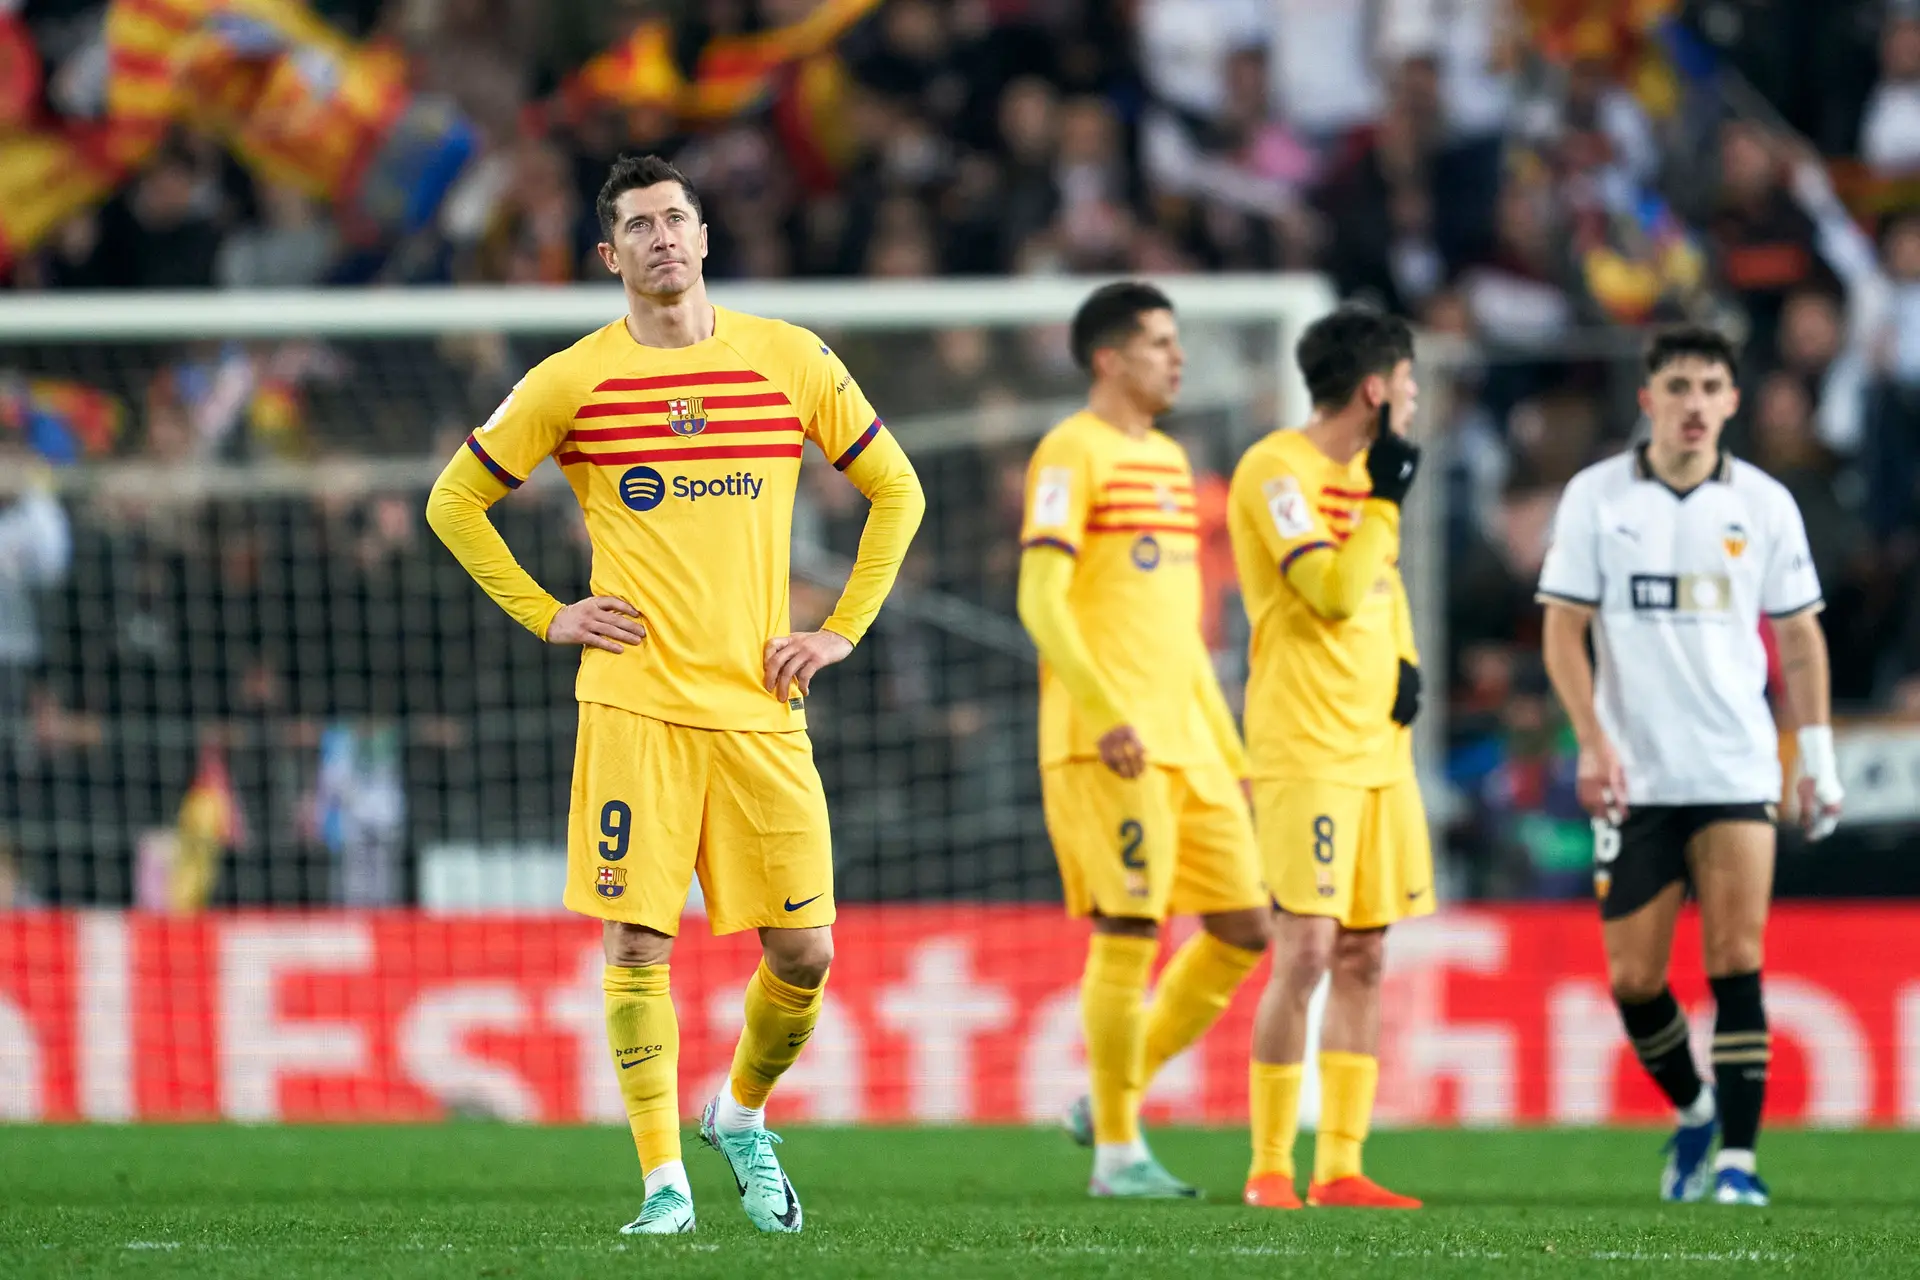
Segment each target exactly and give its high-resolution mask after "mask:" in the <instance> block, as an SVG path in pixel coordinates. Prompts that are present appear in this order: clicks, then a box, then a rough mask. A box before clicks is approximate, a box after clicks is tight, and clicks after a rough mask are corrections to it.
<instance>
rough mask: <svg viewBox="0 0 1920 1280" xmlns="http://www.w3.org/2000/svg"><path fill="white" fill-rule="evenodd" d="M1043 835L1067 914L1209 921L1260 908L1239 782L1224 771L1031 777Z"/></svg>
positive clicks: (1080, 768)
mask: <svg viewBox="0 0 1920 1280" xmlns="http://www.w3.org/2000/svg"><path fill="white" fill-rule="evenodd" d="M1040 797H1041V800H1042V802H1043V803H1044V805H1045V808H1046V815H1047V834H1048V835H1049V836H1051V837H1052V839H1053V852H1054V856H1055V857H1056V858H1058V859H1059V861H1060V879H1061V880H1062V881H1063V882H1064V883H1065V885H1066V890H1067V911H1068V912H1069V913H1071V914H1073V915H1076V916H1085V915H1093V914H1096V913H1097V914H1099V915H1103V916H1133V917H1136V918H1142V919H1151V920H1164V919H1166V918H1167V916H1168V915H1169V914H1175V915H1187V914H1195V915H1210V914H1212V913H1214V912H1218V911H1243V910H1246V909H1247V908H1250V907H1252V908H1258V907H1263V906H1265V905H1266V901H1267V899H1266V894H1265V893H1264V892H1263V891H1262V890H1261V888H1260V862H1259V856H1258V854H1257V852H1256V850H1255V847H1254V843H1253V826H1252V823H1251V822H1250V820H1249V819H1248V815H1247V802H1246V797H1245V796H1244V795H1243V794H1241V791H1240V780H1239V779H1238V778H1235V777H1234V776H1233V773H1232V771H1231V770H1229V769H1228V768H1227V767H1226V766H1225V765H1224V764H1222V765H1218V766H1215V767H1210V768H1197V769H1180V768H1163V767H1159V766H1155V767H1151V768H1149V769H1148V770H1147V771H1146V772H1145V773H1143V774H1141V775H1140V776H1139V777H1137V778H1134V779H1131V780H1129V779H1126V778H1122V777H1121V776H1120V775H1119V774H1117V773H1115V772H1113V770H1111V769H1109V768H1107V766H1105V765H1104V764H1101V763H1100V762H1099V761H1098V760H1068V761H1064V762H1062V763H1060V764H1053V765H1048V766H1047V767H1045V768H1043V769H1042V770H1041V771H1040Z"/></svg>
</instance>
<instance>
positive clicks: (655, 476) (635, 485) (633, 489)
mask: <svg viewBox="0 0 1920 1280" xmlns="http://www.w3.org/2000/svg"><path fill="white" fill-rule="evenodd" d="M666 496H667V482H666V481H665V480H664V479H662V478H661V476H660V473H659V472H658V471H655V470H654V469H653V468H652V467H629V468H628V469H627V473H626V474H625V475H623V476H621V477H620V501H622V502H624V503H626V504H627V505H628V506H629V507H631V508H633V509H634V510H635V511H651V510H653V509H654V508H655V507H657V506H659V505H660V503H661V502H662V501H664V500H665V498H666Z"/></svg>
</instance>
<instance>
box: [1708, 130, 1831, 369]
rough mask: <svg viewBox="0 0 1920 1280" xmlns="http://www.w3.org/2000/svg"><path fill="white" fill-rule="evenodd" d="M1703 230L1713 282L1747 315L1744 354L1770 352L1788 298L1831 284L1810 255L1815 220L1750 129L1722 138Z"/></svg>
mask: <svg viewBox="0 0 1920 1280" xmlns="http://www.w3.org/2000/svg"><path fill="white" fill-rule="evenodd" d="M1707 226H1708V239H1709V242H1710V244H1711V246H1712V249H1713V253H1714V256H1715V259H1716V262H1715V266H1716V268H1717V271H1718V274H1719V277H1720V279H1721V281H1722V282H1723V284H1724V285H1725V287H1726V288H1727V289H1728V290H1729V291H1730V292H1731V293H1732V294H1733V296H1734V297H1735V298H1736V299H1737V300H1738V301H1739V302H1740V304H1741V306H1742V307H1744V308H1745V310H1746V313H1747V319H1748V322H1749V324H1750V326H1751V328H1750V331H1749V337H1748V344H1749V349H1750V350H1753V351H1763V352H1764V351H1768V350H1771V349H1772V347H1773V342H1774V334H1775V333H1776V332H1777V330H1778V328H1779V324H1780V309H1781V307H1782V305H1783V304H1784V302H1785V300H1786V297H1787V295H1788V294H1789V293H1790V292H1792V291H1793V290H1795V289H1798V288H1802V287H1804V286H1807V285H1812V284H1824V285H1827V286H1828V287H1831V286H1832V283H1833V280H1832V276H1831V274H1830V273H1829V272H1828V271H1827V269H1826V267H1825V265H1824V264H1823V263H1822V262H1821V261H1820V258H1819V256H1818V254H1817V253H1816V251H1815V247H1814V234H1815V233H1814V224H1813V219H1812V218H1810V217H1808V216H1807V213H1806V211H1805V210H1803V209H1802V208H1801V207H1800V206H1799V205H1798V204H1797V203H1795V201H1794V199H1793V197H1792V195H1791V194H1790V193H1789V192H1788V191H1787V190H1786V189H1785V188H1784V187H1783V186H1782V185H1781V183H1780V166H1779V162H1778V160H1777V158H1776V156H1775V154H1774V150H1773V142H1772V140H1771V139H1770V138H1769V136H1768V135H1767V134H1766V133H1765V132H1763V131H1762V130H1761V129H1760V128H1759V127H1758V126H1756V125H1753V124H1750V123H1747V122H1744V121H1733V122H1730V123H1728V124H1727V125H1726V126H1725V127H1724V128H1723V129H1722V130H1721V133H1720V185H1719V192H1718V194H1717V197H1716V201H1715V207H1714V209H1713V211H1712V213H1711V215H1710V219H1709V221H1708V224H1707Z"/></svg>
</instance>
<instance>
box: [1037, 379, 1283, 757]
mask: <svg viewBox="0 0 1920 1280" xmlns="http://www.w3.org/2000/svg"><path fill="white" fill-rule="evenodd" d="M1020 541H1021V546H1022V547H1023V548H1024V549H1025V550H1024V552H1023V555H1022V559H1021V571H1020V617H1021V620H1022V621H1023V622H1025V623H1026V625H1027V630H1028V632H1029V634H1031V635H1032V636H1033V640H1034V645H1035V647H1036V648H1038V649H1039V651H1040V657H1041V663H1042V666H1041V674H1040V763H1041V764H1042V765H1049V764H1056V763H1059V762H1060V761H1063V760H1074V759H1093V758H1096V757H1097V756H1098V755H1099V747H1098V744H1099V740H1100V737H1101V735H1102V734H1104V733H1106V732H1107V731H1108V730H1109V729H1112V728H1114V727H1116V726H1118V725H1121V724H1131V725H1132V726H1133V727H1134V729H1135V730H1136V731H1137V732H1138V733H1139V735H1140V738H1141V740H1142V741H1143V742H1144V743H1145V745H1146V749H1147V758H1148V760H1149V762H1151V763H1153V764H1163V765H1171V766H1192V765H1201V764H1208V763H1212V762H1215V761H1224V762H1225V763H1226V765H1227V766H1228V767H1229V768H1230V769H1232V770H1233V771H1234V773H1235V774H1236V775H1241V776H1244V774H1245V768H1246V759H1245V753H1244V751H1243V749H1242V747H1241V744H1240V734H1239V730H1238V729H1237V728H1235V726H1234V723H1233V713H1232V711H1231V710H1229V709H1228V707H1227V704H1226V700H1225V698H1223V697H1222V696H1221V693H1220V685H1219V682H1218V681H1217V680H1216V679H1215V677H1214V672H1213V665H1212V661H1211V658H1210V656H1209V655H1208V653H1207V647H1206V643H1205V640H1204V639H1203V638H1202V635H1201V631H1200V604H1201V601H1200V565H1199V559H1198V548H1199V524H1198V516H1197V515H1196V513H1195V509H1194V495H1193V469H1192V467H1191V466H1190V465H1189V463H1188V461H1187V455H1186V451H1185V450H1183V449H1182V448H1181V447H1180V446H1179V445H1178V444H1177V443H1175V442H1174V440H1173V439H1172V438H1171V437H1170V436H1167V435H1165V434H1164V433H1162V432H1159V431H1149V432H1147V433H1146V434H1145V435H1144V436H1140V437H1137V438H1136V437H1133V436H1129V435H1127V434H1126V433H1125V432H1123V431H1121V430H1120V429H1119V428H1117V427H1115V426H1113V425H1112V424H1110V423H1108V422H1106V421H1104V420H1102V419H1101V418H1099V417H1097V416H1095V415H1094V414H1092V413H1090V412H1082V413H1077V414H1075V415H1073V416H1072V417H1071V418H1068V419H1067V420H1066V421H1064V422H1062V423H1060V424H1059V425H1058V426H1056V427H1055V428H1054V429H1053V430H1052V431H1050V432H1048V433H1047V435H1046V436H1045V438H1043V439H1042V440H1041V442H1040V446H1039V448H1037V449H1036V450H1035V451H1034V455H1033V461H1032V463H1031V464H1030V465H1029V467H1028V471H1027V511H1026V519H1025V522H1024V524H1023V526H1022V529H1021V534H1020Z"/></svg>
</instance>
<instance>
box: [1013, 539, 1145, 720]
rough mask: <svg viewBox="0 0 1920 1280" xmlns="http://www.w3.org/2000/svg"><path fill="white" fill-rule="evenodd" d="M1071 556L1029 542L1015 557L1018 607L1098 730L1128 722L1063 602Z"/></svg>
mask: <svg viewBox="0 0 1920 1280" xmlns="http://www.w3.org/2000/svg"><path fill="white" fill-rule="evenodd" d="M1072 584H1073V557H1072V556H1071V555H1069V554H1068V553H1067V552H1065V551H1062V550H1060V549H1059V548H1058V547H1050V546H1037V547H1029V548H1027V550H1026V551H1024V552H1022V553H1021V556H1020V590H1019V597H1018V602H1017V605H1016V607H1017V609H1018V610H1019V613H1020V621H1021V623H1022V624H1023V625H1024V626H1025V627H1026V629H1027V634H1028V635H1029V636H1031V637H1032V638H1033V647H1034V648H1035V649H1038V650H1039V651H1040V658H1041V660H1042V661H1044V662H1045V663H1046V664H1047V665H1048V667H1050V668H1052V670H1053V672H1054V674H1055V675H1057V676H1059V677H1060V683H1061V684H1063V685H1065V686H1066V689H1067V695H1068V696H1069V697H1071V698H1072V699H1073V701H1074V703H1075V705H1076V706H1078V707H1079V709H1080V711H1081V713H1082V714H1083V715H1085V716H1087V718H1088V719H1089V720H1090V721H1091V722H1092V723H1093V724H1094V725H1095V726H1097V727H1098V728H1099V729H1100V730H1101V731H1102V732H1105V731H1108V730H1111V729H1114V728H1117V727H1119V726H1120V725H1123V724H1125V723H1126V721H1127V717H1126V715H1125V713H1124V712H1123V711H1122V710H1121V708H1120V704H1119V700H1118V699H1117V698H1115V697H1114V695H1113V691H1112V690H1111V689H1109V688H1108V687H1107V683H1106V681H1105V680H1103V679H1102V678H1101V676H1100V672H1099V669H1098V668H1096V667H1095V666H1094V662H1093V654H1092V652H1091V651H1090V650H1089V649H1088V648H1087V642H1086V637H1084V636H1082V635H1081V634H1080V625H1079V623H1077V622H1075V621H1074V617H1073V610H1072V608H1071V607H1069V606H1068V604H1067V590H1068V588H1069V587H1071V586H1072Z"/></svg>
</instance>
